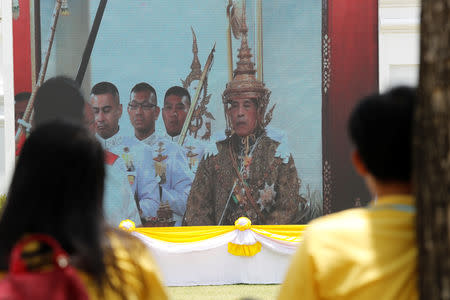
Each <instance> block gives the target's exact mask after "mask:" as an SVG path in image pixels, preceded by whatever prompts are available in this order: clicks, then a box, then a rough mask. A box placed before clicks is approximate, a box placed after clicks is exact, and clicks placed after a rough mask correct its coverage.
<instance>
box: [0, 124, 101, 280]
mask: <svg viewBox="0 0 450 300" xmlns="http://www.w3.org/2000/svg"><path fill="white" fill-rule="evenodd" d="M103 153H104V152H103V149H102V147H101V145H100V144H99V143H98V142H97V141H96V139H95V138H94V137H93V136H92V135H91V134H90V133H89V132H88V130H87V129H86V128H84V127H83V126H81V125H80V124H72V123H68V122H64V121H51V122H49V123H47V124H43V125H41V126H39V127H38V128H36V130H34V131H33V132H32V133H31V135H30V136H29V138H28V139H27V140H26V142H25V144H24V146H23V149H22V151H21V154H20V157H19V159H18V161H17V165H16V169H15V172H14V175H13V178H12V182H11V186H10V189H9V192H8V195H7V202H6V206H5V207H4V210H3V212H2V215H1V218H0V241H1V242H0V270H7V269H8V260H9V253H10V251H11V249H12V247H13V246H14V244H15V243H16V242H17V241H18V240H19V239H20V238H22V237H23V236H24V235H25V234H27V233H45V234H49V235H51V236H53V237H54V238H55V239H56V240H57V241H59V242H60V244H61V245H62V247H63V248H64V249H65V250H66V251H67V252H68V253H69V255H70V256H71V257H72V258H73V261H74V265H75V266H76V267H78V268H79V269H81V270H83V271H85V272H86V273H88V274H90V275H91V276H92V277H93V279H94V281H96V283H97V284H98V286H99V287H102V286H103V284H104V283H105V278H106V266H105V250H104V249H105V247H104V245H105V241H104V240H105V230H106V225H105V222H104V218H103V189H104V188H103V185H104V177H105V167H104V154H103Z"/></svg>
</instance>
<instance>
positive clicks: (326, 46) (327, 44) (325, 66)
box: [322, 34, 331, 94]
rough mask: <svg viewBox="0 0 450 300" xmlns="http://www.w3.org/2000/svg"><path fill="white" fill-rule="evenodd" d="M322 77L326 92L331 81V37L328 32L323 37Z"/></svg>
mask: <svg viewBox="0 0 450 300" xmlns="http://www.w3.org/2000/svg"><path fill="white" fill-rule="evenodd" d="M322 77H323V78H322V85H323V92H324V94H326V93H327V92H328V90H329V88H330V81H331V39H330V37H329V36H328V34H325V35H324V37H323V39H322Z"/></svg>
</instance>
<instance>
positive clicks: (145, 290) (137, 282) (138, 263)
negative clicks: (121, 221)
mask: <svg viewBox="0 0 450 300" xmlns="http://www.w3.org/2000/svg"><path fill="white" fill-rule="evenodd" d="M108 237H109V238H110V243H111V246H112V248H113V249H114V254H115V256H116V259H117V262H116V263H117V266H118V269H119V271H120V272H121V277H122V279H123V280H124V281H123V282H119V281H118V278H117V276H115V275H114V274H115V273H114V271H113V270H112V267H111V266H107V273H108V277H109V279H110V280H111V281H112V283H113V284H115V283H116V284H118V285H119V286H120V287H121V288H122V289H124V293H125V295H126V299H127V300H133V299H136V300H137V299H152V300H153V299H156V300H166V299H168V296H167V292H166V289H165V288H164V286H163V284H162V282H161V276H160V273H159V270H158V269H157V266H156V264H155V262H154V261H153V259H152V257H151V255H150V253H149V251H148V249H147V247H146V246H145V245H144V244H142V243H141V242H140V241H139V240H138V239H137V238H134V237H129V238H127V239H123V238H119V237H116V236H115V234H108ZM124 242H125V243H127V245H126V246H124V245H123V243H124ZM78 274H79V275H80V278H81V280H82V282H83V283H84V284H85V286H86V288H87V291H88V294H89V299H100V298H99V295H98V293H97V287H96V285H95V282H94V281H93V280H92V278H91V277H90V276H89V275H87V274H86V273H84V272H81V271H79V272H78ZM4 275H5V273H1V272H0V279H1V278H3V276H4ZM103 299H108V300H115V299H121V298H120V297H119V296H118V295H117V294H116V293H114V291H113V290H112V289H111V288H110V287H107V288H104V298H103Z"/></svg>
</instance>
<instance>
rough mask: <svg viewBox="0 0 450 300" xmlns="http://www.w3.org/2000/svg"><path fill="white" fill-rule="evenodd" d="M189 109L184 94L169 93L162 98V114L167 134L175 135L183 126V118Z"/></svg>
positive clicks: (184, 118)
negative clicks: (182, 95)
mask: <svg viewBox="0 0 450 300" xmlns="http://www.w3.org/2000/svg"><path fill="white" fill-rule="evenodd" d="M188 110H189V100H188V98H187V97H186V96H184V97H180V96H176V95H169V96H167V98H166V99H165V100H164V107H163V110H162V116H163V120H164V125H165V126H166V130H167V134H169V135H170V136H177V135H179V134H180V132H181V129H182V128H183V124H184V120H186V115H187V112H188Z"/></svg>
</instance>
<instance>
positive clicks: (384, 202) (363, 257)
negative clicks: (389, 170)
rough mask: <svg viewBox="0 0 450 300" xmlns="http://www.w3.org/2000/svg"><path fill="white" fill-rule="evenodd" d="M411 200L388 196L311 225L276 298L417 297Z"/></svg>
mask: <svg viewBox="0 0 450 300" xmlns="http://www.w3.org/2000/svg"><path fill="white" fill-rule="evenodd" d="M413 202H414V201H413V198H412V197H411V196H410V195H390V196H385V197H380V198H379V199H378V200H377V201H376V203H371V205H370V206H369V207H367V208H357V209H349V210H345V211H342V212H339V213H335V214H331V215H328V216H324V217H321V218H318V219H316V220H314V221H312V222H311V224H310V226H309V227H308V229H307V230H306V232H305V234H304V241H303V243H302V244H301V245H300V247H299V249H298V251H297V253H296V254H295V256H294V258H293V261H292V262H291V266H290V268H289V270H288V273H287V276H286V279H285V282H284V283H283V285H282V287H281V290H280V295H279V298H278V299H289V300H292V299H333V300H339V299H358V300H361V299H364V300H365V299H374V300H380V299H383V300H389V299H395V300H402V299H408V300H411V299H412V300H414V299H417V298H418V296H417V288H416V280H417V267H416V259H417V246H416V239H415V225H414V222H415V221H414V220H415V210H414V206H413V205H414V203H413Z"/></svg>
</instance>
